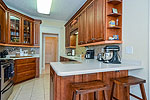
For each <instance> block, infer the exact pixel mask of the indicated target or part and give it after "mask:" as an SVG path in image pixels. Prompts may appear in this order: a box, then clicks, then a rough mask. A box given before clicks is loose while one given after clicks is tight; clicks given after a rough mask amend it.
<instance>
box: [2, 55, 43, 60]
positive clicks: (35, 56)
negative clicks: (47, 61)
mask: <svg viewBox="0 0 150 100" xmlns="http://www.w3.org/2000/svg"><path fill="white" fill-rule="evenodd" d="M38 57H40V56H39V54H34V55H27V56H23V57H15V55H8V56H7V57H6V58H0V60H5V59H12V60H17V59H27V58H38Z"/></svg>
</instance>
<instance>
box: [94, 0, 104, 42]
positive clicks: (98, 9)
mask: <svg viewBox="0 0 150 100" xmlns="http://www.w3.org/2000/svg"><path fill="white" fill-rule="evenodd" d="M94 25H95V26H94V30H95V31H94V41H95V42H99V41H103V40H105V39H104V33H105V28H104V27H105V0H95V1H94Z"/></svg>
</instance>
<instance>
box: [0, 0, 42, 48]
mask: <svg viewBox="0 0 150 100" xmlns="http://www.w3.org/2000/svg"><path fill="white" fill-rule="evenodd" d="M0 18H1V20H0V45H1V46H17V47H19V46H20V47H39V43H40V24H41V22H42V21H41V20H37V19H33V18H31V17H29V16H26V15H24V14H22V13H19V12H17V11H15V10H12V9H10V8H8V7H7V6H6V5H5V3H4V2H3V0H0Z"/></svg>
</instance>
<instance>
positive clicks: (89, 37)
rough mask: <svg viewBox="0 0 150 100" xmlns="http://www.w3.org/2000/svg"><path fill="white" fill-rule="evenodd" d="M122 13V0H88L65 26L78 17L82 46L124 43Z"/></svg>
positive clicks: (79, 37) (79, 38) (79, 41)
mask: <svg viewBox="0 0 150 100" xmlns="http://www.w3.org/2000/svg"><path fill="white" fill-rule="evenodd" d="M121 14H122V1H121V0H87V1H86V2H85V4H84V5H83V6H82V7H81V8H80V9H79V10H78V11H77V12H76V14H75V15H74V16H73V17H72V18H71V19H70V20H69V21H68V22H67V23H66V25H65V26H68V25H70V24H71V23H72V21H73V20H75V19H78V20H77V21H78V44H79V45H80V46H91V45H100V44H120V43H122V16H121ZM66 29H68V28H66ZM66 32H68V31H66ZM67 39H68V38H67V37H66V40H67ZM66 42H67V41H66ZM66 44H67V43H66Z"/></svg>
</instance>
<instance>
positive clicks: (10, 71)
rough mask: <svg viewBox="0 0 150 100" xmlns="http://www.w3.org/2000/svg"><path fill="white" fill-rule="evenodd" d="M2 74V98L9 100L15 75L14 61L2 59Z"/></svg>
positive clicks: (0, 64) (0, 62)
mask: <svg viewBox="0 0 150 100" xmlns="http://www.w3.org/2000/svg"><path fill="white" fill-rule="evenodd" d="M0 66H1V68H0V70H1V71H0V75H1V100H7V99H8V97H9V96H10V94H11V93H12V91H13V85H14V83H13V80H12V78H13V76H14V61H13V60H1V61H0Z"/></svg>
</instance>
